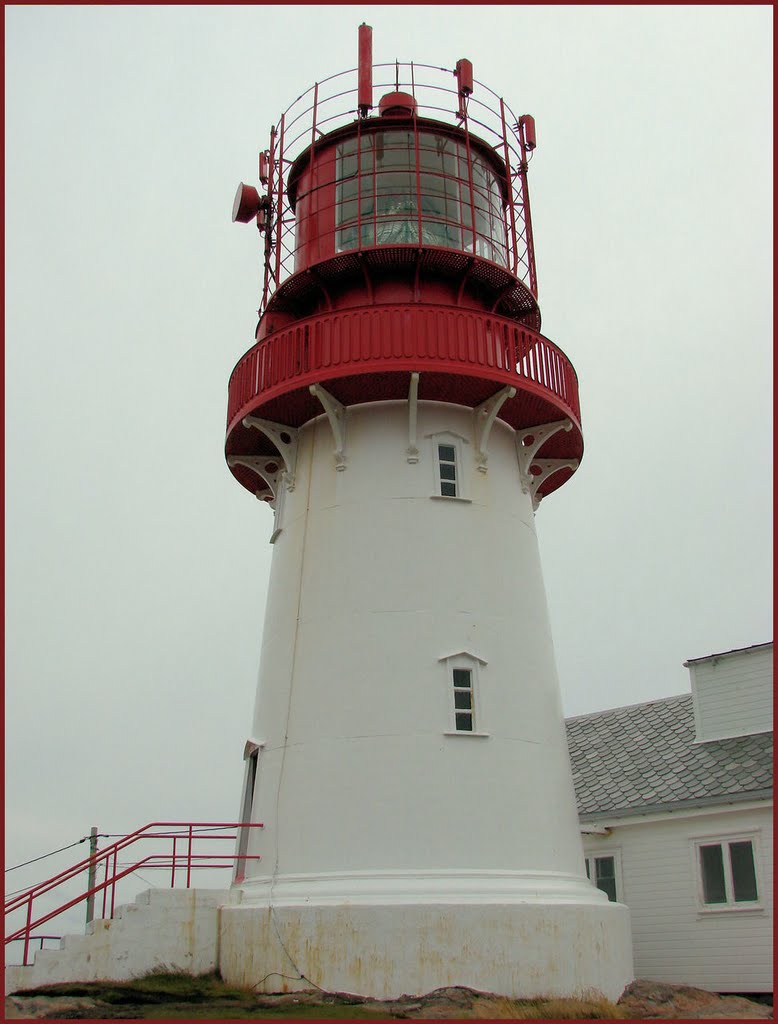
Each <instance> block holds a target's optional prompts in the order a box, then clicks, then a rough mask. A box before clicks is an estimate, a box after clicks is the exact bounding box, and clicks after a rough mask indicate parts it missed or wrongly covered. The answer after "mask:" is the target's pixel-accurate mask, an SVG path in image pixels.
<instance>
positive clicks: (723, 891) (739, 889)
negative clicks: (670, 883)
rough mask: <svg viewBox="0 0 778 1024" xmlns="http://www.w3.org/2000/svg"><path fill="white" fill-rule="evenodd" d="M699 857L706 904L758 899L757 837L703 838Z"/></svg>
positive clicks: (751, 902)
mask: <svg viewBox="0 0 778 1024" xmlns="http://www.w3.org/2000/svg"><path fill="white" fill-rule="evenodd" d="M697 858H698V859H697V863H698V867H699V872H700V887H701V898H702V903H703V905H704V906H706V907H734V906H742V905H744V904H754V903H756V902H757V901H758V899H759V892H758V889H757V884H756V864H755V860H754V843H753V840H751V839H741V838H737V839H729V840H726V841H723V842H715V843H707V842H700V843H698V844H697Z"/></svg>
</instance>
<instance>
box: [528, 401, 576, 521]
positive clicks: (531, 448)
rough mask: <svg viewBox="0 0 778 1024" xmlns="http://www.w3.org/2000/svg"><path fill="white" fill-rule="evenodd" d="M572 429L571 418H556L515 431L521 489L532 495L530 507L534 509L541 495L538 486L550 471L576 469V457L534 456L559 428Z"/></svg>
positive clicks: (548, 475)
mask: <svg viewBox="0 0 778 1024" xmlns="http://www.w3.org/2000/svg"><path fill="white" fill-rule="evenodd" d="M572 429H573V423H572V420H569V419H564V420H556V421H555V422H554V423H543V424H541V425H540V426H537V427H525V428H524V429H523V430H517V431H516V450H517V451H518V455H519V474H520V476H521V489H522V491H524V493H525V494H531V495H532V507H533V508H534V509H536V508H537V507H538V505H539V504H540V502H541V499H542V497H543V495H542V494H538V488H539V487H540V485H541V484H542V483H543V481H544V480H547V479H548V477H550V476H551V474H552V473H556V472H557V470H559V469H565V468H570V469H578V459H541V460H537V459H536V458H535V456H536V455H537V453H538V452H539V451H540V449H541V448H542V447H543V445H544V444H545V443H546V441H548V439H549V438H550V437H552V436H553V435H554V434H556V433H558V432H559V431H560V430H564V431H565V432H567V431H570V430H572ZM533 470H537V472H533Z"/></svg>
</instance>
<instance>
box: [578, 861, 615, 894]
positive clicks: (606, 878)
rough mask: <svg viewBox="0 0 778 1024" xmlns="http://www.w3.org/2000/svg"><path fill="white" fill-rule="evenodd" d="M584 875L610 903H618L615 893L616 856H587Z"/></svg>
mask: <svg viewBox="0 0 778 1024" xmlns="http://www.w3.org/2000/svg"><path fill="white" fill-rule="evenodd" d="M586 877H587V878H588V879H589V881H590V882H592V883H593V884H594V885H596V886H597V888H598V889H602V891H603V892H604V893H605V894H606V895H607V897H608V899H609V900H610V901H611V903H618V899H619V898H618V895H617V894H616V858H615V857H614V856H607V857H587V858H586Z"/></svg>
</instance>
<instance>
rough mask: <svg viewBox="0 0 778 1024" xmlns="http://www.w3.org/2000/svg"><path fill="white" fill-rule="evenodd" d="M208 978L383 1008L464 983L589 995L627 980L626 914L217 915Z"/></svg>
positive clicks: (567, 910)
mask: <svg viewBox="0 0 778 1024" xmlns="http://www.w3.org/2000/svg"><path fill="white" fill-rule="evenodd" d="M220 942H221V952H220V958H219V959H220V970H221V973H222V977H223V978H224V979H225V981H227V982H229V983H231V984H237V985H247V986H251V987H252V988H254V989H255V990H256V991H258V992H291V991H295V990H299V989H305V988H311V987H312V984H313V985H316V986H319V987H321V988H323V989H325V990H327V991H337V992H350V993H353V994H355V995H366V996H374V997H376V998H379V999H394V998H397V997H399V996H401V995H421V994H424V993H427V992H431V991H432V990H434V989H436V988H442V987H444V986H449V985H464V986H467V987H469V988H474V989H477V990H479V991H485V992H494V993H497V994H499V995H504V996H510V997H513V998H518V997H524V998H535V997H541V996H575V995H583V994H584V993H589V994H591V993H593V992H597V993H601V994H602V995H604V996H606V997H607V998H609V999H613V1000H616V999H618V998H619V996H620V995H621V993H622V992H623V991H624V988H625V987H626V986H627V985H628V984H629V983H630V982H631V981H632V980H633V974H632V939H631V935H630V923H629V912H628V910H627V908H626V907H625V906H622V905H621V904H615V903H606V904H605V905H600V906H597V905H590V904H581V905H570V904H567V905H565V904H557V905H543V904H502V905H500V904H481V905H465V906H452V905H450V904H439V905H433V904H427V905H424V904H422V905H419V904H417V903H414V904H408V905H405V906H387V905H375V906H365V905H360V906H344V905H340V906H308V907H299V906H277V905H276V906H273V907H272V908H271V907H268V906H265V907H257V906H251V905H246V904H245V903H244V904H243V905H240V906H231V907H225V908H224V909H223V910H222V913H221V939H220Z"/></svg>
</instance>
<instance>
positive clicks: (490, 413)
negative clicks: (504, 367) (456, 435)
mask: <svg viewBox="0 0 778 1024" xmlns="http://www.w3.org/2000/svg"><path fill="white" fill-rule="evenodd" d="M515 394H516V388H513V387H511V386H510V385H507V386H506V387H504V388H502V390H500V391H498V392H497V393H496V394H494V395H492V397H491V398H487V399H486V401H485V402H481V404H480V405H477V406H476V407H475V409H474V410H473V412H474V413H475V462H476V466H477V467H478V471H479V472H480V473H485V472H486V470H487V465H486V463H487V460H488V458H489V453H488V451H487V449H488V447H489V434H490V433H491V432H492V427H493V426H494V421H495V419H496V418H497V413H498V412H499V411H500V409H501V408H502V407H503V404H504V403H505V402H507V400H508V399H509V398H513V396H514V395H515Z"/></svg>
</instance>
